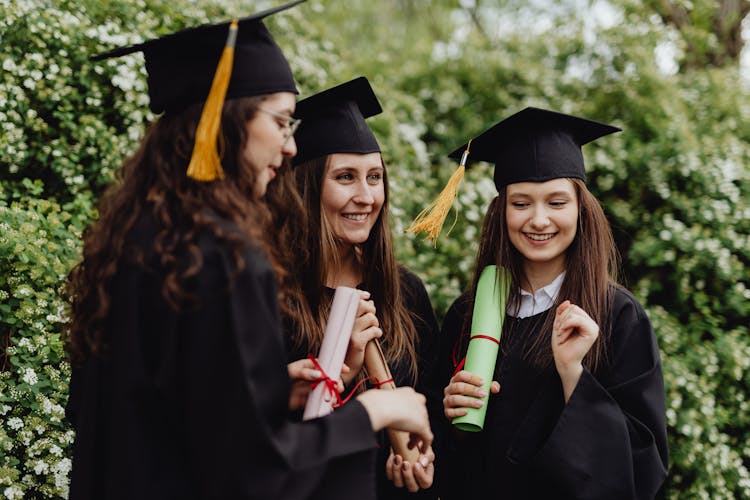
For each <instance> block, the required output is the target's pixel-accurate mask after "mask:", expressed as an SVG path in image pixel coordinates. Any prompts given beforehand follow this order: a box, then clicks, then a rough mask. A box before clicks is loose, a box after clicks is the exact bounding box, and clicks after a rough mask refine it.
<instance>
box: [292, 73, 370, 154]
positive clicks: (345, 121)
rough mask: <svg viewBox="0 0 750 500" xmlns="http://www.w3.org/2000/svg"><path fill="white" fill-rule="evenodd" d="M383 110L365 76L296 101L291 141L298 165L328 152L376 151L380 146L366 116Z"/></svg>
mask: <svg viewBox="0 0 750 500" xmlns="http://www.w3.org/2000/svg"><path fill="white" fill-rule="evenodd" d="M382 112H383V108H382V107H381V106H380V102H379V101H378V98H377V96H376V95H375V92H373V90H372V87H371V86H370V82H369V81H367V78H365V77H364V76H360V77H359V78H355V79H354V80H350V81H348V82H346V83H342V84H341V85H337V86H336V87H332V88H330V89H327V90H324V91H322V92H319V93H317V94H315V95H312V96H310V97H308V98H306V99H303V100H301V101H300V102H298V103H297V109H296V111H295V113H294V116H295V117H297V118H300V119H301V120H302V123H300V126H299V128H298V129H297V133H296V134H295V135H294V140H295V141H296V142H297V155H296V156H295V157H294V159H293V160H292V161H293V163H294V165H299V164H300V163H303V162H305V161H308V160H312V159H315V158H320V157H321V156H325V155H328V154H331V153H375V152H380V146H379V145H378V141H377V140H376V139H375V135H374V134H373V133H372V130H370V127H368V126H367V123H366V122H365V118H369V117H371V116H375V115H377V114H380V113H382Z"/></svg>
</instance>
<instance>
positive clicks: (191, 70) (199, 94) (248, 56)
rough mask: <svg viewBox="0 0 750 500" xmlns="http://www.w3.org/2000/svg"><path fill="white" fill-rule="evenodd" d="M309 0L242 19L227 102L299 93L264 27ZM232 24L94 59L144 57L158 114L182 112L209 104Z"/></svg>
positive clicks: (197, 29)
mask: <svg viewBox="0 0 750 500" xmlns="http://www.w3.org/2000/svg"><path fill="white" fill-rule="evenodd" d="M304 1H305V0H296V1H293V2H289V3H286V4H284V5H280V6H278V7H275V8H272V9H268V10H265V11H263V12H258V13H256V14H253V15H251V16H247V17H244V18H241V19H239V20H237V21H236V22H237V27H238V29H237V35H236V43H235V55H234V63H233V65H232V69H231V78H230V80H229V86H228V88H227V94H226V98H227V99H232V98H237V97H247V96H253V95H261V94H270V93H273V92H292V93H295V94H297V93H298V92H297V86H296V84H295V82H294V76H293V75H292V70H291V69H290V67H289V63H288V62H287V60H286V58H285V57H284V54H283V53H282V52H281V49H280V48H279V46H278V45H277V44H276V42H275V41H274V39H273V37H272V36H271V33H269V31H268V29H267V28H266V27H265V25H264V24H263V22H262V19H263V18H266V17H268V16H270V15H272V14H275V13H277V12H280V11H282V10H286V9H289V8H291V7H294V6H295V5H297V4H299V3H301V2H304ZM230 23H231V22H223V23H218V24H204V25H201V26H196V27H193V28H188V29H185V30H182V31H178V32H177V33H172V34H170V35H166V36H163V37H161V38H155V39H153V40H148V41H146V42H143V43H139V44H136V45H130V46H128V47H121V48H117V49H114V50H111V51H109V52H105V53H103V54H99V55H97V56H94V57H92V58H91V60H92V61H100V60H103V59H110V58H113V57H121V56H124V55H127V54H132V53H134V52H143V55H144V59H145V61H146V71H147V73H148V92H149V98H150V107H151V110H152V111H153V112H154V113H161V112H163V111H179V110H181V109H184V108H186V107H187V106H189V105H190V104H193V103H196V102H201V101H205V100H206V96H207V95H208V93H209V90H210V88H211V82H212V78H213V75H214V73H215V71H216V67H217V65H218V63H219V59H220V57H221V55H222V51H223V49H224V47H225V44H226V42H227V35H228V33H229V29H230Z"/></svg>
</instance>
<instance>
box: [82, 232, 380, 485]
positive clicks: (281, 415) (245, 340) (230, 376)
mask: <svg viewBox="0 0 750 500" xmlns="http://www.w3.org/2000/svg"><path fill="white" fill-rule="evenodd" d="M144 238H145V237H144ZM145 240H147V241H148V242H151V241H153V237H152V236H151V235H149V237H148V238H145ZM144 245H145V243H144ZM201 254H202V268H201V270H200V272H199V273H198V275H197V276H196V277H195V278H194V280H193V281H192V282H191V286H190V290H191V291H192V292H193V298H194V299H195V305H194V306H191V307H190V308H188V309H186V310H183V311H181V312H179V313H177V312H174V310H173V309H171V308H170V306H168V305H167V304H166V303H165V302H164V301H163V300H162V299H161V292H160V285H161V283H162V279H161V278H160V277H159V275H158V273H156V275H154V274H153V273H151V272H150V271H148V270H146V269H144V268H142V267H133V266H131V267H126V268H124V269H123V270H122V272H120V273H119V274H118V276H117V278H116V279H115V283H114V284H113V289H114V292H113V301H112V303H113V308H112V312H111V318H110V328H109V331H108V337H109V341H108V345H107V349H106V351H105V352H104V353H103V354H102V355H101V356H96V357H92V358H90V359H89V360H88V361H87V363H86V364H85V365H84V366H82V367H79V368H77V369H76V371H75V372H74V375H73V377H74V380H73V381H72V383H71V395H70V399H69V403H68V414H69V415H70V417H71V419H72V421H73V423H74V427H75V430H76V442H75V444H74V458H73V471H72V479H71V490H70V498H71V499H74V500H76V499H99V498H108V499H126V498H128V499H129V498H139V499H157V498H158V499H167V498H201V499H226V498H237V499H268V498H274V499H302V498H305V499H307V498H326V499H328V498H331V499H339V498H340V499H344V498H352V497H356V498H358V499H370V498H374V494H373V493H372V492H373V491H374V481H375V478H374V472H373V468H374V458H375V452H376V441H375V438H374V434H373V432H372V428H371V423H370V419H369V416H368V414H367V412H366V411H365V409H364V407H363V406H362V405H361V404H360V403H359V402H357V401H350V402H349V403H348V404H347V405H346V407H344V408H340V409H339V410H337V411H336V412H335V413H334V414H332V415H329V416H327V417H324V418H320V419H314V420H310V421H306V422H291V421H289V419H288V418H287V413H288V412H287V406H288V398H289V389H290V381H289V377H288V374H287V371H286V357H285V353H284V348H283V342H282V337H281V331H280V321H279V312H278V303H277V288H276V282H275V277H274V273H273V271H272V270H271V268H270V266H269V264H268V262H267V261H266V259H265V258H264V256H263V255H262V254H261V253H260V252H259V251H254V250H252V249H250V250H248V251H246V252H245V253H244V255H243V258H244V262H245V267H244V268H243V269H242V270H240V271H236V270H235V269H234V262H233V259H232V258H231V256H230V254H229V252H228V251H227V250H226V249H225V248H223V246H222V245H221V244H218V242H216V241H215V240H214V239H212V238H208V239H207V240H205V241H203V242H202V243H201Z"/></svg>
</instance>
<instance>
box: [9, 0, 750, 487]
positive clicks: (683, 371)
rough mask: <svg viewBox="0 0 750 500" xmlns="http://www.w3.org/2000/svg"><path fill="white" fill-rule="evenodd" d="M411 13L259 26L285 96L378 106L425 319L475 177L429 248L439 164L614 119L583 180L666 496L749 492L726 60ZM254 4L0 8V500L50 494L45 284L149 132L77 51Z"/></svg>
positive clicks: (741, 289) (739, 101)
mask: <svg viewBox="0 0 750 500" xmlns="http://www.w3.org/2000/svg"><path fill="white" fill-rule="evenodd" d="M425 3H426V4H428V5H429V8H425V5H422V4H419V5H418V4H417V3H416V2H411V1H409V2H401V1H399V2H396V1H392V2H370V1H367V0H350V1H349V2H347V8H346V9H341V8H340V6H337V5H336V2H308V3H307V4H304V5H303V6H301V7H300V8H298V9H293V10H291V11H289V12H287V13H285V14H284V15H282V16H274V17H272V18H270V19H269V20H268V24H269V26H270V28H271V30H272V31H273V32H274V34H275V35H276V38H277V40H278V41H279V43H280V45H281V46H282V47H283V49H284V51H285V53H286V54H288V56H289V59H290V62H291V64H292V67H293V69H294V71H295V74H296V76H297V78H298V81H299V84H300V89H301V94H302V96H306V95H309V94H311V93H312V92H315V91H317V90H319V89H321V88H324V87H326V86H330V85H333V84H337V83H341V82H343V81H345V80H348V79H350V78H353V77H355V76H358V75H360V74H364V75H367V76H368V78H370V80H371V82H372V83H373V86H374V88H375V90H376V92H377V93H378V95H379V96H380V97H381V101H382V103H383V107H384V113H383V114H382V115H379V116H376V117H374V118H372V119H371V120H369V122H370V123H371V124H372V126H373V128H374V130H375V132H376V134H377V136H378V138H379V140H380V142H381V147H382V149H383V151H384V156H385V159H386V163H387V165H388V167H389V178H390V180H391V194H392V210H393V215H394V220H395V230H396V237H397V238H396V240H397V244H398V252H399V256H400V258H401V260H402V261H403V262H404V263H406V264H407V265H408V266H410V267H411V268H412V269H414V270H415V271H416V272H417V273H418V274H419V275H420V276H421V277H422V278H423V280H424V281H425V282H426V284H427V287H428V290H429V292H430V295H431V297H432V299H433V304H434V306H435V308H436V310H437V312H438V315H439V316H442V314H443V313H444V312H445V310H446V309H447V307H448V306H449V304H450V303H451V301H452V300H453V299H454V298H455V297H456V296H458V294H459V293H461V291H462V289H463V288H464V287H465V286H466V284H467V281H468V279H469V278H470V275H471V271H472V269H471V266H472V263H473V257H474V253H475V251H476V240H477V236H478V232H479V228H480V225H481V218H482V216H483V214H484V211H485V208H486V206H487V203H488V201H489V200H490V199H491V198H492V197H493V196H494V195H495V189H494V185H493V184H492V180H491V169H490V168H489V167H488V166H487V165H484V164H479V165H475V166H474V167H472V168H471V169H470V170H469V171H468V172H467V174H466V178H465V181H464V184H463V186H462V187H461V192H460V196H459V203H457V204H456V207H457V208H458V210H459V212H458V217H457V219H456V221H455V226H454V227H453V229H452V232H451V233H450V234H446V233H445V232H444V234H443V235H442V236H441V238H440V241H439V242H438V246H437V248H434V247H433V246H432V244H431V243H429V242H424V241H422V240H421V237H418V236H415V235H407V234H403V230H404V228H405V227H407V226H408V225H409V223H410V221H411V220H412V219H413V217H414V216H416V214H417V213H418V212H419V211H420V210H421V209H422V208H423V207H424V205H425V204H426V203H427V202H428V201H430V200H431V199H432V198H433V197H434V196H435V195H436V194H437V193H438V192H439V190H440V188H441V187H442V186H443V185H444V183H445V181H446V180H447V179H448V177H449V176H450V174H451V173H452V171H453V169H454V168H455V164H454V163H453V162H452V161H450V160H448V159H446V158H445V154H447V153H448V152H449V151H451V150H452V149H454V148H455V147H457V146H458V145H460V144H462V143H464V142H465V141H466V139H468V138H469V137H471V136H473V135H476V134H477V133H478V132H480V131H482V130H484V129H485V128H486V127H487V126H489V125H491V124H493V123H495V122H496V121H498V120H499V119H500V118H502V117H504V116H507V115H509V114H511V113H513V112H515V111H517V110H519V109H521V108H522V107H524V106H526V105H535V106H540V107H547V108H551V109H558V110H561V111H564V112H570V113H575V114H581V115H585V116H588V117H591V118H594V119H599V120H602V121H607V122H612V123H615V124H617V125H619V126H621V127H622V128H623V129H624V132H623V133H622V134H618V135H615V136H611V137H608V138H606V139H605V140H602V141H599V142H597V143H596V144H593V145H591V146H587V147H586V148H585V155H586V161H587V165H588V166H589V180H588V182H589V186H590V188H591V189H592V191H594V192H595V194H596V195H597V196H598V197H599V198H600V199H601V200H602V203H603V205H604V207H605V210H606V212H607V214H608V216H609V218H610V220H611V222H612V225H613V228H614V231H615V236H616V239H617V242H618V246H619V248H620V250H621V252H622V254H623V256H624V263H625V268H624V280H625V282H626V284H627V285H628V286H629V287H630V288H631V289H633V290H634V292H635V293H636V295H637V296H638V297H639V298H640V299H641V300H642V302H643V303H644V304H645V305H646V307H647V310H648V311H649V314H650V316H651V319H652V321H653V324H654V327H655V330H656V332H657V335H658V338H659V342H660V347H661V350H662V355H663V361H664V372H665V385H666V391H667V406H668V410H667V421H668V426H669V439H670V452H671V457H670V461H671V472H670V477H669V478H668V481H667V484H666V485H665V487H664V489H663V496H665V497H669V498H686V497H688V498H732V497H735V498H750V473H749V472H748V471H750V417H749V416H748V415H750V413H749V412H748V396H747V395H748V393H749V392H748V389H749V388H750V337H749V336H748V333H750V332H748V324H747V323H748V321H747V320H748V318H749V317H750V270H748V266H749V265H750V241H749V238H750V206H749V205H748V204H749V203H750V167H748V165H750V146H749V145H748V144H750V109H748V107H747V103H748V102H750V99H748V98H749V97H750V95H749V94H750V92H748V89H747V86H746V84H743V83H742V81H741V80H740V79H739V78H738V77H737V68H732V67H729V68H725V69H704V70H700V71H699V70H692V71H689V72H685V73H679V74H675V75H669V74H665V73H664V72H662V71H660V70H659V69H658V68H657V66H656V64H655V61H654V48H655V47H656V46H658V45H659V44H660V43H663V42H664V41H665V40H669V39H670V36H671V35H670V33H669V31H668V30H666V29H664V28H663V27H661V26H660V25H659V24H658V23H654V22H651V21H643V20H642V19H647V20H648V19H650V18H649V16H648V13H644V16H643V18H634V17H628V19H627V20H625V19H624V18H621V19H620V20H619V21H620V22H616V23H613V24H610V25H608V26H603V27H599V28H596V29H593V30H592V28H591V27H590V26H589V27H588V28H586V29H584V28H585V27H586V26H588V25H587V24H586V20H585V19H583V18H581V17H576V15H575V10H565V9H562V10H561V11H560V12H561V13H560V15H559V17H558V18H554V17H553V18H552V21H551V22H550V23H549V24H548V25H540V26H533V27H532V26H528V23H526V22H519V23H517V24H516V25H515V26H516V27H517V28H518V29H512V28H513V26H511V27H507V29H504V30H503V31H499V30H491V29H486V28H485V29H482V20H483V19H484V20H486V21H487V20H491V19H494V18H495V17H497V16H520V17H523V16H527V17H526V18H524V19H527V18H534V16H533V15H532V16H531V17H528V12H527V11H525V10H523V9H525V8H527V7H526V6H525V5H521V4H525V2H520V3H519V2H514V1H510V2H477V3H476V4H482V5H483V6H484V10H482V11H481V13H482V16H481V18H471V17H470V16H468V15H467V13H466V9H467V7H466V5H469V4H471V3H472V2H456V1H454V0H425ZM270 4H271V2H265V1H264V2H260V1H259V2H257V3H256V2H242V1H241V0H233V1H226V2H219V1H216V2H212V1H194V0H173V1H171V2H161V1H158V0H108V1H106V2H100V1H95V0H17V1H12V2H11V1H8V0H0V40H2V42H3V43H2V44H0V54H2V57H0V61H2V65H3V71H2V72H0V353H1V356H0V497H3V496H4V497H5V498H59V497H65V496H66V495H67V493H66V492H67V477H68V471H69V469H70V466H71V464H70V458H71V451H72V450H71V442H72V437H73V435H72V432H71V430H70V428H69V427H68V425H67V424H66V423H65V421H64V420H63V414H62V408H63V407H64V405H65V402H66V399H67V377H68V375H69V367H68V366H67V363H66V362H65V360H64V355H63V351H62V346H61V342H60V336H59V332H60V330H61V325H62V323H63V322H64V321H65V308H64V304H63V303H62V302H61V299H60V296H59V289H60V286H61V284H62V279H63V277H64V276H65V274H66V273H67V271H68V270H69V268H70V267H71V266H72V265H73V263H74V262H75V261H76V260H77V259H78V255H79V251H80V235H81V232H82V231H83V229H84V228H85V227H86V225H87V224H89V223H90V222H91V221H92V220H93V219H94V218H95V217H96V212H95V210H94V208H93V206H94V201H95V199H96V198H97V196H98V195H99V194H100V193H101V191H102V189H103V188H104V187H105V186H106V185H108V184H109V183H111V182H112V181H113V180H114V172H115V169H116V167H117V166H118V165H119V164H120V163H121V161H122V159H123V158H124V157H125V156H126V155H127V154H129V152H131V151H133V149H134V148H135V147H136V145H137V143H138V140H139V138H140V136H141V134H142V131H143V127H144V125H145V124H146V123H147V122H149V121H150V120H152V119H153V116H152V115H151V114H150V113H149V111H148V106H147V103H148V99H147V96H146V93H145V89H146V80H145V72H144V70H143V64H142V60H141V58H140V57H139V56H137V55H134V56H129V57H125V58H121V59H118V60H113V61H106V62H101V63H96V64H94V63H90V62H89V61H88V57H89V56H90V55H92V54H96V53H98V52H101V51H103V50H106V49H109V48H111V47H113V46H119V45H124V44H127V43H133V42H138V41H141V40H144V39H147V38H150V37H152V36H157V35H160V34H165V33H169V32H172V31H174V30H176V29H180V28H182V27H185V26H190V25H194V24H197V23H200V22H205V21H208V20H211V21H216V20H220V19H226V18H227V17H229V16H230V15H239V16H241V15H243V14H247V13H249V12H254V11H256V10H259V9H260V8H263V7H266V6H268V5H270ZM506 24H507V23H506ZM487 25H489V23H487ZM532 28H533V29H532ZM451 217H452V216H451ZM451 224H453V220H452V219H451V218H449V219H448V221H447V224H446V226H450V225H451Z"/></svg>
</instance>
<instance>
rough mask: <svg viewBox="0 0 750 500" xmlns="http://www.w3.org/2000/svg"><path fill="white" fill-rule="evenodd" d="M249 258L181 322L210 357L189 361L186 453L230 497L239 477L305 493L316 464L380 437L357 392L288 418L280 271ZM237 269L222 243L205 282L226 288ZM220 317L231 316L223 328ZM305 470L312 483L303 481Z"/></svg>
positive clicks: (210, 491) (193, 346) (189, 342)
mask: <svg viewBox="0 0 750 500" xmlns="http://www.w3.org/2000/svg"><path fill="white" fill-rule="evenodd" d="M245 260H246V262H248V261H249V262H248V264H247V269H246V270H245V271H243V272H241V273H240V274H238V275H237V276H236V277H233V278H232V283H231V285H230V287H229V290H230V291H229V292H228V293H227V294H220V293H219V294H217V293H211V294H208V295H207V296H204V297H203V299H204V301H205V306H204V307H201V309H200V310H198V311H197V312H196V313H195V314H191V315H189V316H188V317H186V318H185V321H184V323H183V324H182V330H183V335H184V339H185V342H184V349H185V351H184V355H183V356H182V359H184V360H186V361H187V360H196V359H200V360H202V363H201V366H200V369H196V368H197V367H196V366H194V365H193V364H192V363H190V362H185V363H184V364H183V369H184V371H183V375H184V382H185V387H186V388H188V390H187V391H186V397H185V400H184V404H185V409H184V412H185V416H186V424H187V425H186V428H187V433H188V436H189V437H188V442H189V443H190V447H189V449H188V453H189V454H190V456H191V457H192V458H193V463H192V466H193V468H194V471H195V472H196V473H200V477H202V478H204V483H203V487H204V488H205V492H206V495H207V496H209V497H215V498H228V497H229V496H231V495H232V494H234V493H237V492H236V491H233V490H232V489H231V488H228V487H227V485H231V484H235V485H243V487H241V488H240V491H242V490H245V491H244V492H246V493H247V494H250V493H252V495H253V497H257V498H286V497H287V495H288V496H289V497H292V498H296V497H299V498H302V497H303V496H301V493H302V491H300V490H312V489H314V488H313V487H312V486H313V485H314V484H315V483H316V480H319V477H315V476H316V474H312V473H311V471H314V470H316V469H317V471H318V472H319V473H320V475H322V474H324V473H325V466H326V464H327V463H328V462H330V461H331V460H334V459H337V458H339V457H345V456H353V455H356V454H359V453H361V452H366V451H367V450H372V449H373V447H374V445H375V440H374V437H373V433H372V429H371V427H370V421H369V417H368V415H367V413H366V412H365V410H364V408H363V407H362V406H361V405H360V404H359V403H358V402H357V401H352V402H350V403H349V404H348V405H346V406H345V407H343V408H340V409H339V410H337V411H336V412H335V413H334V414H332V415H330V416H327V417H325V418H322V419H315V420H311V421H307V422H299V423H291V422H289V421H288V420H287V418H286V416H287V407H286V405H287V398H288V395H289V389H290V384H289V379H288V375H287V373H286V358H285V355H284V350H283V344H282V337H281V332H280V327H279V325H280V322H279V312H278V308H277V302H276V296H277V295H276V294H277V289H276V282H275V278H274V276H273V273H272V272H271V270H270V268H268V266H267V265H259V264H258V256H257V255H252V254H250V255H246V256H245ZM214 273H216V275H214ZM231 273H232V270H231V264H230V263H229V262H227V255H226V254H224V253H217V254H215V259H212V260H210V261H208V262H206V271H205V272H204V273H202V277H201V281H202V283H201V284H200V287H199V289H200V290H208V291H211V290H217V289H218V290H220V289H221V288H222V285H223V284H224V283H222V282H223V281H224V279H225V277H227V276H231ZM217 318H222V319H226V324H225V325H222V326H224V327H223V328H217V326H219V325H217ZM219 323H221V321H219ZM209 333H210V335H207V334H209ZM207 429H210V430H211V432H206V430H207ZM207 457H211V458H210V460H207ZM364 463H365V464H366V463H368V460H367V459H366V460H365V462H364ZM366 467H367V465H363V468H366ZM302 477H304V482H305V483H306V484H299V483H300V481H299V479H300V478H302ZM292 491H297V493H296V494H294V495H292V494H290V492H292ZM354 491H356V490H354ZM305 494H307V493H305Z"/></svg>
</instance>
